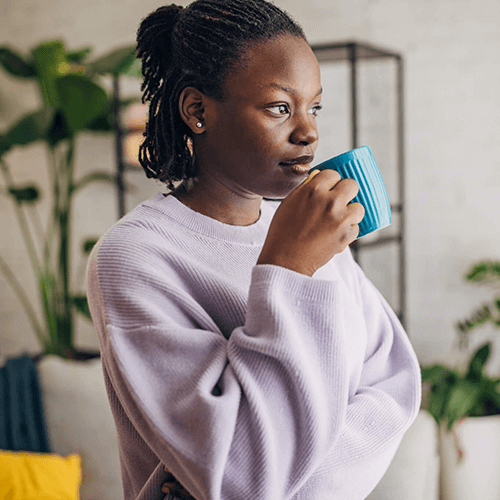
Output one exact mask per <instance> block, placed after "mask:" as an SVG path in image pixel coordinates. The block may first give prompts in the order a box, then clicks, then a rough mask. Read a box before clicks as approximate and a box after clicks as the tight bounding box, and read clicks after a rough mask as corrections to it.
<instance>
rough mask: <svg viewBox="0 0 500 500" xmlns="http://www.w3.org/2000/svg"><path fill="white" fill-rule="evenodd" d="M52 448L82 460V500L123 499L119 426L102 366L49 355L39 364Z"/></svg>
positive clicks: (45, 413)
mask: <svg viewBox="0 0 500 500" xmlns="http://www.w3.org/2000/svg"><path fill="white" fill-rule="evenodd" d="M37 369H38V375H39V380H40V389H41V391H42V401H43V407H44V416H45V425H46V428H47V435H48V438H49V443H50V445H51V450H52V451H53V452H54V453H58V454H60V455H69V454H71V453H78V454H79V455H80V456H81V458H82V469H83V480H82V487H81V498H82V500H120V499H123V488H122V479H121V470H120V459H119V455H118V441H117V436H116V428H115V424H114V420H113V415H112V413H111V408H110V406H109V402H108V397H107V394H106V388H105V385H104V378H103V374H102V362H101V360H100V359H93V360H91V361H72V360H67V359H61V358H59V357H57V356H44V358H43V359H42V360H41V361H40V362H39V363H38V366H37Z"/></svg>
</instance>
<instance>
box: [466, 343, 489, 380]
mask: <svg viewBox="0 0 500 500" xmlns="http://www.w3.org/2000/svg"><path fill="white" fill-rule="evenodd" d="M489 356H490V344H489V343H488V344H485V345H483V346H482V347H480V348H479V349H478V350H477V351H476V352H475V354H474V356H472V359H471V360H470V363H469V371H468V372H467V375H466V378H467V379H468V380H480V379H481V378H483V370H484V365H485V364H486V362H487V361H488V358H489Z"/></svg>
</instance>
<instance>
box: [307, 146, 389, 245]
mask: <svg viewBox="0 0 500 500" xmlns="http://www.w3.org/2000/svg"><path fill="white" fill-rule="evenodd" d="M326 169H332V170H336V171H337V172H338V173H339V174H340V177H341V178H342V179H346V178H349V179H354V180H355V181H356V182H357V183H358V185H359V193H358V194H357V195H356V197H355V198H354V199H353V200H352V201H353V202H359V203H361V204H362V205H363V207H365V216H364V217H363V220H362V221H361V222H360V224H359V235H358V238H361V237H362V236H365V235H367V234H369V233H371V232H373V231H376V230H377V229H382V228H384V227H387V226H389V225H390V224H391V223H392V217H391V204H390V202H389V196H388V195H387V189H386V187H385V184H384V180H383V179H382V174H381V173H380V170H379V168H378V165H377V162H376V161H375V157H374V156H373V153H372V151H371V149H370V148H369V147H368V146H361V147H359V148H356V149H353V150H352V151H348V152H347V153H343V154H341V155H339V156H335V157H334V158H331V159H330V160H326V161H324V162H323V163H320V164H319V165H316V166H315V167H314V168H312V169H311V170H326Z"/></svg>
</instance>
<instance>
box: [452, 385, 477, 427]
mask: <svg viewBox="0 0 500 500" xmlns="http://www.w3.org/2000/svg"><path fill="white" fill-rule="evenodd" d="M483 392H484V388H483V385H482V384H481V383H478V382H473V381H471V380H459V381H457V383H456V384H455V386H454V387H452V388H451V390H450V394H449V397H448V402H447V404H446V408H445V415H446V418H447V420H448V429H451V428H452V426H453V424H454V423H455V422H456V421H457V420H460V419H461V418H463V417H465V416H467V415H468V414H469V412H470V410H471V409H472V408H474V406H475V405H476V404H477V403H478V402H479V401H480V399H481V396H482V395H483Z"/></svg>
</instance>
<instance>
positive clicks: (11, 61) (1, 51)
mask: <svg viewBox="0 0 500 500" xmlns="http://www.w3.org/2000/svg"><path fill="white" fill-rule="evenodd" d="M0 64H1V65H2V66H3V67H4V69H5V71H7V72H9V73H10V74H11V75H13V76H17V77H18V78H33V77H35V76H36V71H35V67H34V66H33V64H31V62H28V61H26V60H25V59H24V58H23V57H22V56H20V55H19V54H17V53H16V52H14V51H13V50H12V49H11V48H9V47H6V46H3V47H0Z"/></svg>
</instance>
